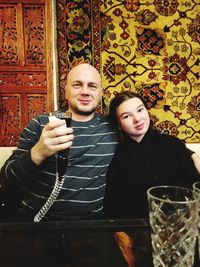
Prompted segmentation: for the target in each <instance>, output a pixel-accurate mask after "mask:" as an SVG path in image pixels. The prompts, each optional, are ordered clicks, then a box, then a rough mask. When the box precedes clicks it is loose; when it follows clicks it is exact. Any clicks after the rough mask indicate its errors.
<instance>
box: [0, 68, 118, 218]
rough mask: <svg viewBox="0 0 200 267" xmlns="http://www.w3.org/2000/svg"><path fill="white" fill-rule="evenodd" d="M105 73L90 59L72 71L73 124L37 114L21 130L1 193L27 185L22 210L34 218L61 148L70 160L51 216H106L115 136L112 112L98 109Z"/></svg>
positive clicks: (50, 185) (69, 91) (69, 93)
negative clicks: (104, 113)
mask: <svg viewBox="0 0 200 267" xmlns="http://www.w3.org/2000/svg"><path fill="white" fill-rule="evenodd" d="M101 93H102V88H101V77H100V74H99V72H98V71H97V70H96V69H95V68H94V67H92V66H91V65H89V64H87V63H83V64H80V65H78V66H76V67H74V68H73V69H72V70H71V71H70V72H69V74H68V77H67V85H66V98H67V100H68V105H69V108H68V111H70V112H71V113H72V128H66V127H60V126H62V125H63V124H64V122H63V121H62V120H59V119H58V120H55V121H51V122H49V117H48V116H47V115H41V116H38V117H37V118H34V119H33V120H32V121H31V122H30V123H29V125H28V126H27V127H26V128H25V129H24V130H23V131H22V133H21V135H20V141H19V145H18V147H17V149H16V150H15V151H14V153H13V155H12V156H11V157H10V158H9V159H8V161H7V162H6V163H5V165H4V167H3V168H2V171H1V177H0V184H1V191H2V193H4V194H6V193H7V192H9V190H11V189H13V191H16V190H17V191H19V190H20V191H22V195H21V205H20V208H19V215H21V216H22V217H19V218H23V219H27V220H33V218H34V216H35V215H36V214H37V212H38V211H39V210H40V209H41V207H42V206H43V205H44V204H45V202H46V201H47V199H48V197H49V195H50V194H51V192H52V190H53V187H54V184H55V180H56V171H57V170H56V153H57V152H59V151H62V150H64V149H67V148H69V149H70V151H69V163H68V169H67V171H66V173H65V177H64V179H65V181H64V185H63V187H62V189H61V191H60V193H59V196H58V198H57V199H56V201H55V202H54V203H53V205H52V207H51V208H50V210H49V211H48V212H47V214H46V215H45V219H47V220H55V219H56V220H58V219H62V220H63V219H83V218H85V219H87V218H103V212H102V209H103V207H102V200H103V196H104V192H105V175H106V170H107V167H108V165H109V163H110V161H111V158H112V156H113V153H114V150H115V146H116V140H115V134H114V132H112V131H111V129H110V127H109V124H108V121H107V118H105V117H103V116H101V115H99V114H97V113H96V112H95V109H96V107H97V105H98V103H99V101H100V99H101Z"/></svg>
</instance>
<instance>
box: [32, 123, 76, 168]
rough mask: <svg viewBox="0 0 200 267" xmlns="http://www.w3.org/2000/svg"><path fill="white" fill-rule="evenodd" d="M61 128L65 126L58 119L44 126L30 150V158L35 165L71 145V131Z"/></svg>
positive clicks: (67, 128) (70, 129) (72, 136)
mask: <svg viewBox="0 0 200 267" xmlns="http://www.w3.org/2000/svg"><path fill="white" fill-rule="evenodd" d="M62 126H65V121H64V120H60V119H56V120H54V121H51V122H49V123H48V124H47V125H45V127H44V129H43V131H42V134H41V136H40V139H39V141H38V142H37V144H36V145H35V146H34V147H33V148H32V149H31V158H32V161H33V162H34V163H35V164H36V165H40V164H41V163H42V162H43V161H44V160H45V159H46V158H47V157H50V156H52V155H54V154H55V153H56V152H59V151H62V150H64V149H66V148H69V147H70V146H71V145H72V141H73V139H74V135H73V129H72V128H69V127H62Z"/></svg>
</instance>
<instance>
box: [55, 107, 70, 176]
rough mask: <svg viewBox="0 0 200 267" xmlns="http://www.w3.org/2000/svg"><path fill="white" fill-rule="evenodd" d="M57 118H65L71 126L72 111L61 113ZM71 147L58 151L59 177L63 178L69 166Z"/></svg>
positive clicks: (67, 124) (68, 125)
mask: <svg viewBox="0 0 200 267" xmlns="http://www.w3.org/2000/svg"><path fill="white" fill-rule="evenodd" d="M57 118H59V119H61V120H65V122H66V126H67V127H71V120H72V114H71V112H65V113H59V115H57ZM68 156H69V148H67V149H64V150H62V151H60V152H58V153H57V170H58V176H59V179H62V178H63V175H64V174H65V171H66V169H67V166H68Z"/></svg>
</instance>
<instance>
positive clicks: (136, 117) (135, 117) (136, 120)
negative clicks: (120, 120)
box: [133, 114, 140, 122]
mask: <svg viewBox="0 0 200 267" xmlns="http://www.w3.org/2000/svg"><path fill="white" fill-rule="evenodd" d="M139 120H140V116H138V115H136V114H135V115H133V122H138V121H139Z"/></svg>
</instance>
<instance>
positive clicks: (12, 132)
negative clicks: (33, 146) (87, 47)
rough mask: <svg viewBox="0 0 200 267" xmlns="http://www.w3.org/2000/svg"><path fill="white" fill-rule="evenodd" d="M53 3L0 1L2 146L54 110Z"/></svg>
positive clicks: (11, 141)
mask: <svg viewBox="0 0 200 267" xmlns="http://www.w3.org/2000/svg"><path fill="white" fill-rule="evenodd" d="M51 14H52V8H51V0H46V1H45V0H43V1H41V0H40V1H38V0H37V1H36V0H29V1H25V0H20V1H8V0H7V1H0V146H16V145H17V142H18V140H19V133H20V131H21V130H22V129H23V128H24V127H25V126H26V125H27V123H28V121H29V120H30V119H32V117H34V116H36V115H37V114H41V113H43V112H44V111H49V110H53V77H52V73H53V70H52V15H51Z"/></svg>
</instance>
